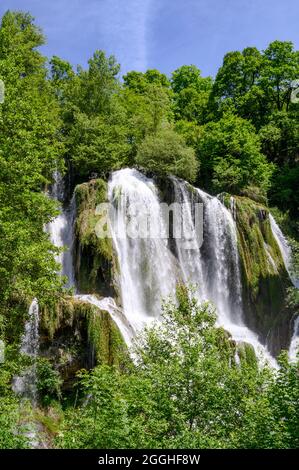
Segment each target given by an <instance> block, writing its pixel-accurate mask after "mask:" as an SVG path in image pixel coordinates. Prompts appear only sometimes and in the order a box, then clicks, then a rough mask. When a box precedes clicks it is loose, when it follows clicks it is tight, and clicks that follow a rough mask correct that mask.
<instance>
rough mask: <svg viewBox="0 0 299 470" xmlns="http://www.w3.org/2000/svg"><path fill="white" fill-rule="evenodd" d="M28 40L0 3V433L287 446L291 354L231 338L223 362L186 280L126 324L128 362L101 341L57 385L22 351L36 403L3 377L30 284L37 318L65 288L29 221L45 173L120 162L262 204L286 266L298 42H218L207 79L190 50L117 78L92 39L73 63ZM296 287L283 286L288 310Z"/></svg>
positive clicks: (44, 193)
mask: <svg viewBox="0 0 299 470" xmlns="http://www.w3.org/2000/svg"><path fill="white" fill-rule="evenodd" d="M44 43H45V38H44V35H43V33H42V31H41V30H40V28H39V27H38V26H37V25H36V24H35V22H34V19H33V18H32V17H31V16H30V14H27V13H22V12H10V11H8V12H7V13H6V14H5V15H4V16H3V18H2V21H1V27H0V80H2V82H3V84H4V88H5V94H4V100H2V101H3V102H2V103H1V104H0V339H1V340H2V341H3V343H4V344H5V361H4V362H3V363H2V364H0V393H1V398H0V448H26V447H30V439H29V438H28V429H27V428H28V426H29V428H30V426H31V425H32V424H30V423H32V422H33V423H35V426H40V429H41V434H42V435H43V436H44V437H43V439H42V440H43V443H44V445H45V446H46V447H58V448H76V447H79V448H184V447H185V448H186V447H187V448H296V447H297V448H298V446H299V412H298V410H299V373H298V367H299V361H297V362H290V361H289V360H288V355H287V353H286V352H282V353H281V355H280V356H279V358H278V362H279V368H278V369H277V370H276V369H272V368H271V367H268V366H264V367H262V366H260V365H259V364H258V362H257V360H256V358H255V357H254V354H251V355H250V353H249V352H248V351H247V355H246V354H244V358H243V359H241V361H240V363H239V364H237V363H235V362H234V353H233V352H232V346H231V342H230V340H229V338H228V335H227V334H226V332H225V331H224V330H223V329H221V328H218V327H216V313H215V310H214V307H213V306H212V305H211V304H209V303H203V304H200V303H198V301H197V299H196V298H195V297H194V296H193V295H192V286H190V287H189V286H188V287H186V286H182V285H179V286H178V287H177V298H178V302H177V303H175V302H173V300H172V299H164V300H165V303H164V307H163V313H162V320H161V323H160V324H159V325H158V326H154V327H152V328H148V329H147V330H146V331H145V332H144V333H143V334H141V335H140V337H139V338H138V340H137V341H136V344H135V352H134V355H135V360H134V361H131V360H130V358H129V356H128V354H127V352H126V348H125V347H123V345H121V344H117V345H116V346H115V349H116V351H114V360H113V361H112V362H111V361H106V362H105V361H103V360H101V359H99V360H98V361H97V364H96V366H95V367H93V368H91V369H90V370H88V368H86V369H85V368H84V369H83V368H82V370H80V371H79V372H77V373H76V377H75V379H74V380H73V381H72V384H71V386H68V388H67V389H65V387H64V386H63V380H64V378H63V376H62V375H61V374H60V372H59V371H58V370H57V368H56V367H55V363H53V361H51V360H50V359H49V358H48V357H47V355H46V354H44V355H41V356H40V357H38V358H37V360H36V364H35V365H34V367H36V368H37V376H38V383H37V389H38V403H35V404H32V403H30V402H26V401H23V400H21V399H20V398H19V397H18V396H17V395H16V394H15V393H14V392H13V390H12V386H11V384H12V382H13V377H14V376H16V375H17V374H19V373H20V371H21V370H22V369H23V368H24V367H27V365H28V363H29V362H30V358H28V357H26V356H25V355H23V354H21V353H20V341H21V336H22V334H23V331H24V323H25V321H26V318H27V313H28V308H29V305H30V303H31V301H32V299H34V298H37V299H38V303H39V308H40V315H41V317H43V318H44V320H43V321H44V323H45V322H46V321H47V322H48V323H49V322H51V321H52V322H54V320H53V315H54V313H53V312H56V313H55V315H58V314H57V311H58V310H59V309H60V310H59V312H60V313H61V312H64V311H65V310H66V307H65V306H64V307H63V305H65V304H64V302H66V300H65V299H66V298H67V297H68V296H70V295H72V290H71V289H65V287H64V284H65V279H64V278H61V277H60V276H59V274H58V272H59V266H58V263H57V253H58V252H59V248H57V247H55V246H54V245H53V243H52V242H51V240H50V237H49V234H48V233H47V231H46V230H45V229H44V228H45V227H46V226H47V224H48V223H49V222H50V221H51V220H53V218H55V217H56V216H57V215H58V213H59V210H60V205H59V204H58V203H57V201H55V200H54V199H53V198H50V197H49V196H48V190H49V188H51V186H52V185H53V182H54V181H53V175H55V174H57V172H59V173H60V174H62V175H64V177H65V180H66V181H67V182H68V191H69V194H68V199H70V198H71V193H72V191H73V190H74V187H75V186H76V185H81V184H82V183H86V182H89V181H91V180H97V179H101V181H107V180H108V178H109V175H110V174H111V172H112V171H115V170H119V169H122V168H127V167H131V168H132V167H133V168H136V169H138V170H140V171H142V172H145V173H146V174H148V175H151V174H154V175H156V176H157V177H161V178H163V177H164V176H165V175H169V174H171V175H175V176H177V177H179V178H182V179H184V180H186V181H188V182H189V183H191V184H194V185H195V186H196V187H200V188H202V189H204V190H205V191H207V192H208V193H209V194H212V195H217V194H219V193H223V194H230V195H234V196H240V197H244V198H249V199H250V200H252V201H254V202H255V203H257V204H261V205H263V206H265V207H267V208H271V212H272V213H273V214H274V215H275V218H276V220H277V222H278V223H279V225H280V227H281V228H282V229H283V231H284V233H285V235H286V236H287V238H288V242H289V244H290V246H291V248H292V253H293V259H294V262H293V266H292V270H293V272H294V273H296V272H298V270H299V234H298V225H299V222H298V215H299V184H298V182H299V154H298V148H299V146H298V143H299V120H298V117H299V105H298V96H299V93H298V92H297V91H296V80H298V78H299V52H298V51H296V50H294V46H293V44H292V42H288V41H284V42H282V41H279V40H276V41H274V42H272V43H271V44H269V45H268V47H267V48H266V49H265V50H263V51H259V50H258V49H257V48H255V47H248V48H246V49H244V50H243V51H242V52H239V51H233V52H228V53H227V54H226V55H225V57H224V59H223V63H222V65H221V67H220V68H219V70H218V73H217V75H216V77H215V78H212V77H203V76H202V74H201V71H200V70H199V69H198V68H197V66H195V65H183V66H182V67H180V68H178V69H177V70H175V71H174V72H173V73H172V74H171V76H169V77H168V76H166V75H164V74H163V73H161V72H159V71H158V70H147V71H146V72H145V73H142V72H136V71H132V72H129V73H127V74H126V75H125V76H123V77H122V76H121V69H120V65H119V64H118V62H117V60H116V59H115V58H114V57H113V56H107V55H106V54H105V52H103V51H101V50H96V51H95V53H94V54H93V56H92V57H91V58H90V60H89V61H88V66H87V67H86V68H84V67H81V66H78V67H77V68H76V69H75V68H74V67H73V65H71V64H70V63H69V62H67V61H66V60H64V59H62V58H59V57H57V56H54V57H52V58H51V59H48V58H47V57H44V56H43V55H42V54H41V52H40V49H39V48H40V46H42V45H43V44H44ZM297 83H298V82H297ZM298 292H299V291H298V289H295V288H294V287H289V288H288V298H287V302H288V303H289V304H290V305H291V306H292V308H293V309H294V310H293V311H295V312H298V309H299V294H298ZM57 305H59V307H57ZM61 305H62V306H61ZM77 308H79V307H77ZM81 308H82V307H81ZM73 309H75V310H76V307H74V306H73ZM61 314H62V313H61ZM68 314H69V315H71V313H70V312H69V313H68ZM55 321H56V320H55ZM245 356H246V357H245ZM249 356H250V357H249ZM26 429H27V430H26Z"/></svg>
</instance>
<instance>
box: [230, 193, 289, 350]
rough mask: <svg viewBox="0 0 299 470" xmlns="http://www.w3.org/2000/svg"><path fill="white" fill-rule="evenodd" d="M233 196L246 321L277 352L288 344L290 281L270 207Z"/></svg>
mask: <svg viewBox="0 0 299 470" xmlns="http://www.w3.org/2000/svg"><path fill="white" fill-rule="evenodd" d="M234 200H235V211H234V212H235V213H234V216H235V220H236V224H237V230H238V244H239V254H240V260H241V267H242V287H243V310H244V315H245V321H246V324H247V325H248V326H249V327H250V328H251V329H253V330H254V331H256V332H257V333H258V334H259V335H260V336H261V338H263V340H264V341H267V344H268V347H269V349H270V350H271V352H272V353H274V354H277V353H278V352H279V351H280V350H281V349H286V348H288V346H289V340H290V335H291V331H290V324H291V316H292V312H291V311H290V309H289V308H288V307H287V306H286V294H287V292H286V291H287V288H288V287H290V285H291V283H290V280H289V276H288V273H287V272H286V269H285V266H284V262H283V259H282V256H281V253H280V249H279V247H278V245H277V242H276V240H275V238H274V236H273V233H272V230H271V226H270V221H269V210H268V209H267V207H266V206H264V205H262V204H260V203H257V202H254V201H253V200H251V199H249V198H246V197H235V198H234Z"/></svg>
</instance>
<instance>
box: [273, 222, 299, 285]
mask: <svg viewBox="0 0 299 470" xmlns="http://www.w3.org/2000/svg"><path fill="white" fill-rule="evenodd" d="M269 218H270V224H271V230H272V233H273V235H274V238H275V240H276V242H277V245H278V246H279V249H280V252H281V255H282V258H283V261H284V265H285V267H286V270H287V272H288V274H289V276H290V279H291V281H292V283H293V285H294V287H296V288H297V289H299V279H296V277H295V276H294V274H293V273H292V250H291V247H290V245H289V244H288V241H287V239H286V238H285V236H284V234H283V233H282V231H281V230H280V228H279V226H278V224H277V222H276V220H275V219H274V217H273V215H271V214H269Z"/></svg>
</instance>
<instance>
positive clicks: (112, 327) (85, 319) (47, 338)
mask: <svg viewBox="0 0 299 470" xmlns="http://www.w3.org/2000/svg"><path fill="white" fill-rule="evenodd" d="M40 340H41V354H42V355H43V356H45V357H48V358H49V359H50V360H51V362H52V363H54V364H55V367H56V368H57V369H58V370H59V372H60V375H61V377H62V378H63V380H64V388H70V387H71V384H72V382H73V381H74V380H75V377H76V373H77V371H78V370H80V369H82V368H87V369H89V368H92V367H94V366H95V365H96V364H108V365H116V366H120V365H121V363H122V361H123V359H124V358H125V357H126V355H127V348H126V345H125V342H124V340H123V338H122V335H121V333H120V331H119V329H118V327H117V325H116V324H115V322H114V321H113V319H112V318H111V316H110V314H109V313H108V312H106V311H104V310H100V309H98V308H97V307H96V306H94V305H91V304H89V303H87V302H84V301H81V300H79V299H76V298H74V297H67V296H66V297H63V298H61V299H60V301H59V302H58V304H57V305H56V306H55V308H54V309H51V310H49V309H43V310H42V311H41V325H40Z"/></svg>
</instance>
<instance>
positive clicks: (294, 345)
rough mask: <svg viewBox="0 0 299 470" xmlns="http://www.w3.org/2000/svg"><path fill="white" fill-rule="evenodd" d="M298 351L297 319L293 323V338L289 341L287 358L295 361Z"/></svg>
mask: <svg viewBox="0 0 299 470" xmlns="http://www.w3.org/2000/svg"><path fill="white" fill-rule="evenodd" d="M298 351H299V317H297V318H296V320H295V322H294V330H293V336H292V339H291V344H290V349H289V358H290V360H291V361H296V359H297V354H298Z"/></svg>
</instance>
